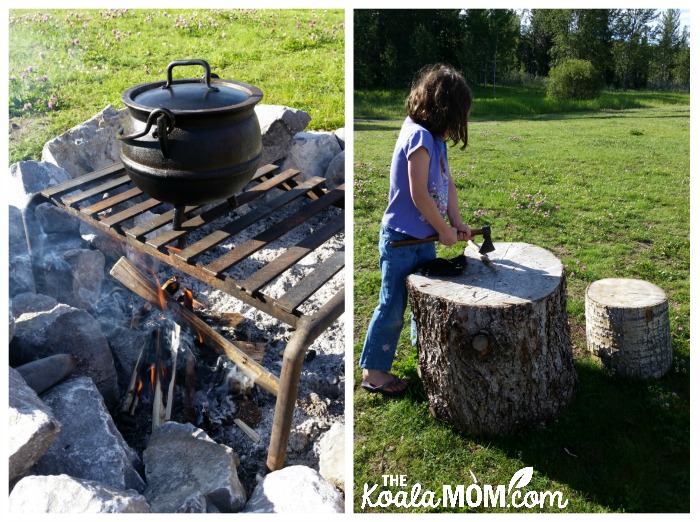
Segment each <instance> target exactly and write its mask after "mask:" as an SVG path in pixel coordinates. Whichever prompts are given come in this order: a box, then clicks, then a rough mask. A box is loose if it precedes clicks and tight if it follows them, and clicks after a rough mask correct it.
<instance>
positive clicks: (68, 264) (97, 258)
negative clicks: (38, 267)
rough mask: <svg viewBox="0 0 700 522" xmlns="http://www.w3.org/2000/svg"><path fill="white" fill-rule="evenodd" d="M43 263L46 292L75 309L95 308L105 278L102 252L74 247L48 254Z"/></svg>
mask: <svg viewBox="0 0 700 522" xmlns="http://www.w3.org/2000/svg"><path fill="white" fill-rule="evenodd" d="M42 264H43V268H44V279H45V287H44V292H45V293H46V294H48V295H50V296H51V297H55V298H56V300H57V301H59V302H62V303H66V304H68V305H71V306H74V307H75V308H81V309H83V310H94V308H95V304H96V303H97V300H98V299H99V297H100V290H101V288H102V282H103V281H104V270H105V256H104V254H103V253H102V252H100V251H99V250H87V249H70V250H66V251H64V252H56V253H51V254H48V255H45V256H44V260H43V263H42Z"/></svg>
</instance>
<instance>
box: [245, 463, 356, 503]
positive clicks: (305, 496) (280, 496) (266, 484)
mask: <svg viewBox="0 0 700 522" xmlns="http://www.w3.org/2000/svg"><path fill="white" fill-rule="evenodd" d="M343 511H344V502H343V497H342V495H341V494H340V493H339V492H338V491H337V490H336V489H335V488H334V487H333V486H332V485H331V484H329V483H328V482H326V481H325V480H324V479H323V477H321V475H319V473H318V471H316V470H314V469H311V468H309V467H306V466H289V467H287V468H283V469H281V470H279V471H274V472H272V473H270V474H269V475H267V476H266V477H265V478H264V479H263V481H262V482H261V483H259V484H258V485H257V486H255V490H254V491H253V494H252V495H251V497H250V500H249V501H248V503H247V504H246V506H245V509H244V510H243V512H244V513H343Z"/></svg>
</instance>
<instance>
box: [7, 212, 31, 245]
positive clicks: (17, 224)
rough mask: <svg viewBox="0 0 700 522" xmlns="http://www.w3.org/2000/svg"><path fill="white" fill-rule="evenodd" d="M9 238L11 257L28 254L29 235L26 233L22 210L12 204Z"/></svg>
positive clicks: (9, 215) (9, 216)
mask: <svg viewBox="0 0 700 522" xmlns="http://www.w3.org/2000/svg"><path fill="white" fill-rule="evenodd" d="M8 218H9V219H8V225H9V226H8V236H9V237H8V239H9V247H10V248H9V254H10V257H11V258H12V257H14V256H22V255H27V237H26V236H25V235H24V221H23V220H22V211H21V210H20V209H18V208H17V207H15V206H12V205H10V212H9V214H8Z"/></svg>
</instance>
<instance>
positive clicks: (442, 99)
mask: <svg viewBox="0 0 700 522" xmlns="http://www.w3.org/2000/svg"><path fill="white" fill-rule="evenodd" d="M471 107H472V93H471V90H470V89H469V86H468V85H467V82H466V81H465V80H464V78H463V77H462V75H461V74H460V73H459V72H457V71H456V70H455V69H453V68H452V67H449V66H446V65H431V66H428V67H424V68H423V69H421V71H420V75H419V77H418V79H417V80H416V81H415V82H414V83H413V87H412V88H411V93H410V94H409V95H408V98H406V112H407V113H408V116H409V117H410V118H411V119H412V120H413V121H415V122H416V123H418V124H419V125H422V126H423V127H425V128H426V129H427V130H428V131H430V132H431V133H432V134H434V135H435V136H439V137H443V136H446V137H448V138H450V139H452V140H453V141H454V143H455V145H456V144H457V143H460V142H462V143H463V145H462V149H464V148H465V147H466V146H467V141H468V135H467V122H468V119H469V112H470V111H471Z"/></svg>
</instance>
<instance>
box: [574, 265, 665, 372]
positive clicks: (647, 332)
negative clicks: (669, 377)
mask: <svg viewBox="0 0 700 522" xmlns="http://www.w3.org/2000/svg"><path fill="white" fill-rule="evenodd" d="M586 337H587V339H588V350H589V351H590V352H592V353H593V354H595V355H597V356H598V357H600V361H601V362H602V363H603V365H604V366H606V367H607V368H609V369H611V370H613V371H615V372H616V373H618V374H619V375H624V376H627V377H638V378H649V377H661V376H662V375H664V374H665V373H666V372H667V371H668V370H669V368H670V367H671V364H672V363H673V349H672V346H671V326H670V323H669V317H668V299H667V298H666V293H665V292H664V291H663V290H662V289H661V288H659V287H658V286H656V285H653V284H651V283H649V282H647V281H642V280H639V279H601V280H600V281H596V282H595V283H592V284H591V285H590V286H589V287H588V289H587V290H586Z"/></svg>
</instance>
